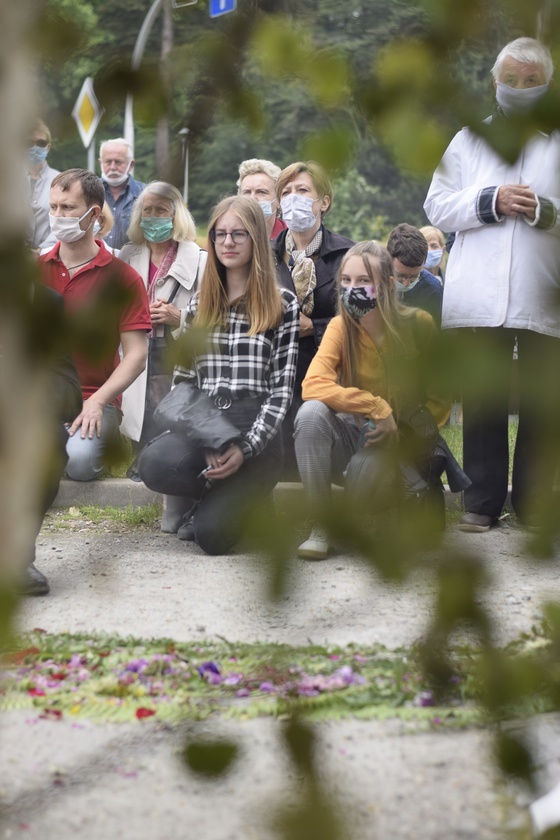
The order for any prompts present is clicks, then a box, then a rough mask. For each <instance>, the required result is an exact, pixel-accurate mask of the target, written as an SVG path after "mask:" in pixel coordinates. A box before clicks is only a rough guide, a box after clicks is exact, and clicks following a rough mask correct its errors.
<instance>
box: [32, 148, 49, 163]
mask: <svg viewBox="0 0 560 840" xmlns="http://www.w3.org/2000/svg"><path fill="white" fill-rule="evenodd" d="M48 153H49V150H48V148H47V147H46V146H45V148H43V147H42V146H31V148H29V149H28V150H27V160H28V161H29V163H43V161H45V160H46V159H47V155H48Z"/></svg>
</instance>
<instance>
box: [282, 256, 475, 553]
mask: <svg viewBox="0 0 560 840" xmlns="http://www.w3.org/2000/svg"><path fill="white" fill-rule="evenodd" d="M338 287H339V298H340V305H339V315H338V316H337V317H336V318H334V319H333V320H332V321H331V323H330V324H329V326H328V328H327V330H326V332H325V335H324V338H323V341H322V343H321V346H320V347H319V350H318V352H317V355H316V356H315V358H314V359H313V361H312V362H311V365H310V367H309V370H308V372H307V375H306V377H305V379H304V381H303V399H304V403H303V405H302V406H301V408H300V410H299V412H298V414H297V418H296V423H295V434H294V436H295V449H296V456H297V462H298V468H299V472H300V475H301V479H302V482H303V486H304V490H305V493H306V497H307V501H308V504H309V507H310V510H311V512H312V515H313V516H314V517H315V522H314V527H313V529H312V532H311V535H310V537H309V539H308V540H306V541H305V542H304V543H303V544H302V545H300V547H299V549H298V556H300V557H304V558H309V559H315V560H322V559H325V558H326V557H327V555H328V551H329V536H328V533H327V531H326V530H325V529H324V528H323V527H322V524H324V521H325V518H326V517H327V516H328V511H329V508H330V496H331V483H332V482H334V483H336V484H345V485H346V492H347V495H349V497H350V499H349V500H350V502H351V503H352V505H353V506H354V507H355V506H357V508H358V509H360V510H367V511H368V512H369V513H378V512H380V511H381V510H383V509H384V508H385V507H387V506H394V505H395V504H397V505H400V504H401V503H402V502H404V501H405V500H406V499H411V498H414V499H417V498H419V497H420V495H422V496H424V495H425V494H424V491H426V492H427V493H428V494H429V495H430V496H431V497H432V499H433V501H434V505H435V508H436V511H437V516H438V517H439V522H440V525H441V526H443V525H444V521H445V520H444V518H443V517H444V506H443V487H442V484H441V480H440V475H441V472H442V471H443V469H444V468H446V462H447V459H448V458H452V456H451V454H450V453H449V450H448V449H447V448H446V446H445V444H444V442H443V440H442V439H441V438H440V437H439V430H438V427H441V426H442V425H443V424H444V423H445V421H446V420H447V418H448V416H449V411H450V407H451V403H450V401H449V400H448V399H447V398H445V397H444V396H442V395H441V393H440V392H438V388H437V386H436V384H435V382H434V381H433V378H434V377H433V376H432V374H431V368H430V364H429V359H430V353H431V352H432V347H433V343H434V340H435V338H436V337H437V328H436V325H435V323H434V321H433V319H432V318H431V316H430V315H428V313H426V312H424V311H421V310H419V309H414V308H408V307H404V306H402V305H401V304H400V303H399V302H398V300H397V295H396V291H395V284H394V280H393V277H392V262H391V257H390V256H389V253H388V252H387V250H386V249H385V248H383V247H381V246H379V245H378V244H377V243H376V242H360V243H358V244H356V245H354V246H353V247H352V248H350V250H349V251H348V252H347V254H346V255H345V257H344V259H343V261H342V263H341V266H340V270H339V275H338ZM400 418H402V421H401V422H399V421H400ZM402 431H406V432H410V434H406V433H405V434H400V432H402ZM436 448H437V451H436V452H434V449H436ZM432 455H437V457H436V458H435V459H434V458H432V457H431V456H432ZM455 466H457V465H456V464H455ZM462 477H464V476H462Z"/></svg>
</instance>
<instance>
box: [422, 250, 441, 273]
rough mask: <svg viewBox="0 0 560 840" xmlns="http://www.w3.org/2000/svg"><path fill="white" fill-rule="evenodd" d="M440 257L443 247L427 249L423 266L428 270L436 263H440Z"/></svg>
mask: <svg viewBox="0 0 560 840" xmlns="http://www.w3.org/2000/svg"><path fill="white" fill-rule="evenodd" d="M442 257H443V248H436V249H435V250H434V251H428V256H427V257H426V262H425V263H424V268H427V269H428V271H430V270H431V269H432V268H435V267H436V265H439V264H440V262H441V258H442Z"/></svg>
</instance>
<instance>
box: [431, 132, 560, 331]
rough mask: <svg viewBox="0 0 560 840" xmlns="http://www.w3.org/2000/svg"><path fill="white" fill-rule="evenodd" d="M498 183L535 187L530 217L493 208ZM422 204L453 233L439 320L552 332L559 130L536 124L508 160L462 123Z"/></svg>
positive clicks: (558, 262)
mask: <svg viewBox="0 0 560 840" xmlns="http://www.w3.org/2000/svg"><path fill="white" fill-rule="evenodd" d="M504 184H523V185H526V186H529V187H531V189H532V190H533V191H534V192H535V193H536V195H537V196H538V207H537V213H536V219H535V221H534V222H529V221H528V220H526V218H525V217H516V218H514V217H511V216H500V215H499V214H498V213H497V211H496V198H497V191H498V187H500V186H502V185H504ZM424 210H425V211H426V215H427V216H428V218H429V220H430V222H431V224H432V225H435V227H438V228H441V229H442V230H444V231H456V233H457V236H456V239H455V242H454V244H453V247H452V248H451V253H450V255H449V261H448V263H447V269H446V274H445V286H444V292H443V313H442V326H443V327H444V328H452V327H498V326H504V327H510V328H512V329H529V330H534V331H535V332H538V333H544V334H545V335H552V336H560V215H559V213H558V211H559V210H560V133H558V132H557V131H555V132H553V133H552V134H550V135H545V134H542V133H540V132H539V133H538V134H536V135H535V136H534V137H533V138H532V139H531V140H529V142H528V143H527V144H526V145H525V147H524V149H523V151H522V152H521V154H520V156H519V158H518V159H517V161H516V162H515V163H513V164H510V163H507V162H506V161H505V160H504V159H503V158H501V157H500V156H499V155H498V154H497V152H495V151H494V150H493V149H492V148H491V147H490V146H489V145H488V143H487V142H486V141H485V140H483V139H482V138H481V137H478V136H477V135H476V134H474V132H472V131H470V130H469V129H468V128H464V129H462V131H460V132H459V133H458V134H456V135H455V137H454V138H453V140H452V141H451V143H450V144H449V146H448V148H447V150H446V152H445V154H444V156H443V158H442V160H441V163H440V165H439V167H438V168H437V170H436V172H435V174H434V177H433V179H432V183H431V186H430V189H429V191H428V196H427V198H426V202H425V204H424Z"/></svg>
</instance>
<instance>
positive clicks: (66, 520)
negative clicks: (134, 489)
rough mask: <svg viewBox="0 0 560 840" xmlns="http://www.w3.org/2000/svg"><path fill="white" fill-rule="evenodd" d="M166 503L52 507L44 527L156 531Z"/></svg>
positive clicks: (52, 528) (53, 528)
mask: <svg viewBox="0 0 560 840" xmlns="http://www.w3.org/2000/svg"><path fill="white" fill-rule="evenodd" d="M161 515H162V506H161V504H158V503H152V504H149V505H142V506H134V505H127V506H126V507H124V508H121V507H113V506H111V505H108V506H107V507H99V506H98V505H80V506H79V507H77V506H76V507H70V508H61V509H51V510H50V511H49V513H48V514H47V516H46V517H45V520H44V523H43V529H46V530H49V531H53V530H66V531H67V530H74V531H75V530H86V529H88V528H95V527H102V528H103V529H105V530H108V531H124V530H127V529H129V528H144V529H149V530H152V529H154V528H155V527H156V526H159V522H160V520H161Z"/></svg>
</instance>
